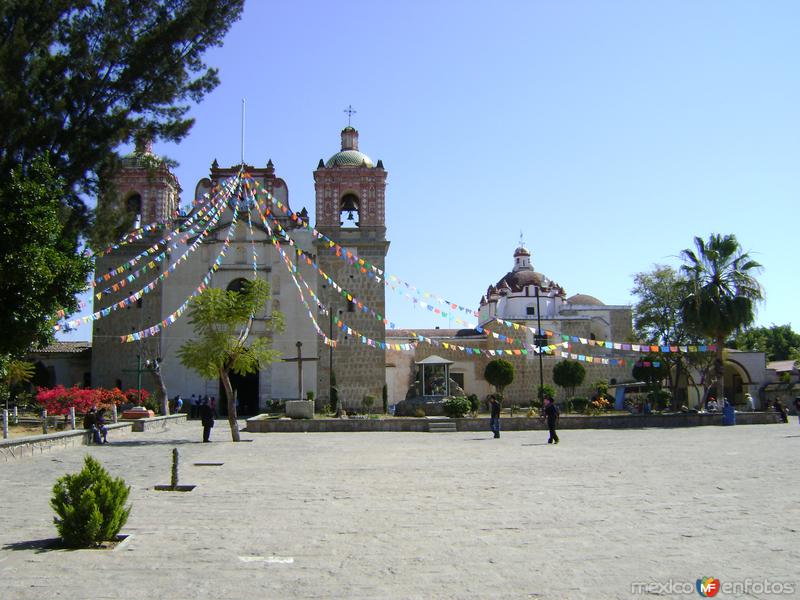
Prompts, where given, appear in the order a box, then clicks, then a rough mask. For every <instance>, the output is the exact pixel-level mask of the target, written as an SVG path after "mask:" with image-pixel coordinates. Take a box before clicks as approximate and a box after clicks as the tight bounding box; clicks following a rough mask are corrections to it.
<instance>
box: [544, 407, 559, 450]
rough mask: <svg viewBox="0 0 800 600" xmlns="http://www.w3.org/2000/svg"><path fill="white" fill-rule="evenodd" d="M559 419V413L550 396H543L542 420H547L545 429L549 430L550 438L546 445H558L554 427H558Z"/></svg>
mask: <svg viewBox="0 0 800 600" xmlns="http://www.w3.org/2000/svg"><path fill="white" fill-rule="evenodd" d="M559 417H560V413H559V411H558V407H557V406H556V403H555V402H553V399H552V398H551V397H550V396H545V398H544V418H545V419H546V420H547V428H548V429H549V430H550V437H549V438H548V440H547V443H548V444H557V443H558V434H557V433H556V426H557V425H558V419H559Z"/></svg>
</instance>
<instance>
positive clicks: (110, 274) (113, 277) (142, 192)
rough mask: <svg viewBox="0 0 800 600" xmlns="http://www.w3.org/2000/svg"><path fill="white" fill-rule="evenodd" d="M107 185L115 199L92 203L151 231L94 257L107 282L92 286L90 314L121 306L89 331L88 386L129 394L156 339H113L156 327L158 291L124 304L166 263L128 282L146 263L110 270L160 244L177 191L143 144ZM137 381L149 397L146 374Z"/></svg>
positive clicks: (157, 346) (155, 349)
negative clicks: (112, 207) (114, 208)
mask: <svg viewBox="0 0 800 600" xmlns="http://www.w3.org/2000/svg"><path fill="white" fill-rule="evenodd" d="M112 183H113V187H112V189H113V190H114V192H115V196H114V197H113V198H100V199H99V200H98V202H107V201H109V202H110V201H116V202H117V203H118V204H119V205H120V206H122V207H123V209H124V210H125V211H127V212H128V213H129V215H130V217H131V218H132V220H133V227H134V228H137V227H140V226H145V225H151V226H153V227H154V228H153V229H150V230H147V231H144V232H143V233H142V235H141V236H140V237H138V238H136V239H134V240H132V241H131V242H130V243H127V244H125V245H122V246H120V247H119V248H117V249H115V250H114V251H113V252H110V253H108V254H102V255H98V256H97V259H96V261H95V276H96V277H98V278H99V277H102V276H105V277H106V278H107V279H103V280H101V281H100V282H97V285H96V287H95V288H94V290H93V292H94V298H93V300H94V310H95V311H99V310H102V309H105V308H108V307H110V306H112V305H114V304H117V303H119V302H121V301H126V302H127V304H126V305H125V306H122V307H118V310H114V311H113V312H111V313H110V314H109V315H108V316H106V317H105V318H102V319H100V320H99V321H97V322H96V323H95V324H94V326H93V328H92V385H94V386H97V387H105V388H113V387H121V388H123V389H129V388H136V387H137V386H138V381H139V374H140V373H141V371H142V369H143V368H144V367H143V365H144V363H145V361H146V360H148V359H150V360H152V359H155V358H161V357H162V352H161V334H160V333H158V334H156V335H153V336H149V337H146V338H143V339H142V340H140V341H136V342H132V343H126V344H122V343H120V341H119V338H120V337H121V336H124V335H129V334H131V333H133V332H138V331H141V330H142V329H144V328H146V327H149V326H152V325H153V324H155V323H158V322H159V321H161V319H162V318H163V317H162V288H163V285H159V286H157V287H156V288H154V289H153V290H152V291H151V292H150V293H148V294H146V295H144V296H142V297H141V298H140V299H139V300H137V301H129V300H128V299H129V298H130V296H131V295H133V294H134V293H136V292H137V291H138V290H140V289H141V288H142V286H143V285H145V284H146V283H147V282H150V281H152V280H154V279H157V278H158V276H159V275H160V274H161V273H162V272H163V271H164V269H165V268H166V264H167V261H161V262H159V263H154V264H153V265H152V266H148V267H147V268H148V270H147V271H146V273H145V274H144V275H143V276H141V277H140V278H138V279H135V280H133V281H127V280H126V277H127V276H129V275H130V274H131V273H132V272H135V271H136V270H137V269H141V268H142V267H144V266H146V265H147V262H148V261H147V260H144V261H142V260H140V261H139V262H137V263H136V264H135V265H133V266H131V267H129V268H125V269H124V270H123V271H122V272H115V270H116V269H117V268H118V267H122V266H126V265H128V264H129V261H131V260H133V259H134V258H136V257H137V256H139V255H140V253H142V252H143V251H145V250H147V249H148V248H149V247H150V246H151V245H152V244H154V243H155V242H157V241H158V240H159V239H161V237H162V236H163V235H164V234H165V228H167V227H168V226H169V225H171V224H172V222H173V218H174V215H175V211H176V210H177V208H178V201H179V197H180V191H181V188H180V184H179V183H178V179H177V178H176V177H175V175H174V174H173V173H172V171H170V169H169V167H168V165H167V164H166V163H165V162H164V161H163V160H161V159H159V158H158V157H157V156H155V155H154V154H153V152H152V147H151V144H150V143H149V142H147V141H145V142H142V143H137V145H136V150H135V151H134V152H133V153H132V154H129V155H127V156H125V157H123V158H122V159H121V162H120V165H119V168H118V169H117V171H116V173H115V174H114V177H113V180H112ZM159 225H160V226H161V227H159ZM98 294H99V295H100V297H99V298H98ZM141 381H142V387H143V388H144V389H149V390H150V391H153V389H154V384H153V379H152V376H151V375H150V374H149V373H147V372H145V373H144V375H142V379H141Z"/></svg>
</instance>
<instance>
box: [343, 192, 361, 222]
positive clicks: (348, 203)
mask: <svg viewBox="0 0 800 600" xmlns="http://www.w3.org/2000/svg"><path fill="white" fill-rule="evenodd" d="M359 206H360V203H359V200H358V196H356V195H355V194H352V193H349V194H345V195H344V196H342V200H341V202H340V203H339V225H340V226H341V227H358V225H359V222H360V219H359Z"/></svg>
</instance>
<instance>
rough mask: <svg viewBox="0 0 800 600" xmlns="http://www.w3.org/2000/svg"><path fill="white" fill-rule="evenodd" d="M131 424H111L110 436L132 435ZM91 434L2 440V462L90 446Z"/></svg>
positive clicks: (78, 431) (79, 431) (63, 433)
mask: <svg viewBox="0 0 800 600" xmlns="http://www.w3.org/2000/svg"><path fill="white" fill-rule="evenodd" d="M130 431H131V423H111V424H109V425H108V432H109V433H108V434H109V435H110V436H111V437H112V439H113V438H114V437H116V436H117V435H120V434H122V435H125V434H128V433H130ZM89 437H90V433H89V432H88V431H86V430H85V429H75V430H74V431H73V430H70V431H59V432H58V433H48V434H47V435H31V436H28V437H21V438H10V439H7V440H0V462H11V461H12V460H17V459H20V458H27V457H30V456H38V455H39V454H47V453H49V452H54V451H58V450H66V449H67V448H75V447H77V446H88V445H89V442H90V439H89Z"/></svg>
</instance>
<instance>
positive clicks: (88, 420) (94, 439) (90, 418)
mask: <svg viewBox="0 0 800 600" xmlns="http://www.w3.org/2000/svg"><path fill="white" fill-rule="evenodd" d="M83 428H84V429H88V430H89V440H90V443H94V444H99V443H100V432H99V431H98V430H97V408H95V407H94V406H93V407H92V408H90V409H89V412H88V413H86V416H85V417H83Z"/></svg>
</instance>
